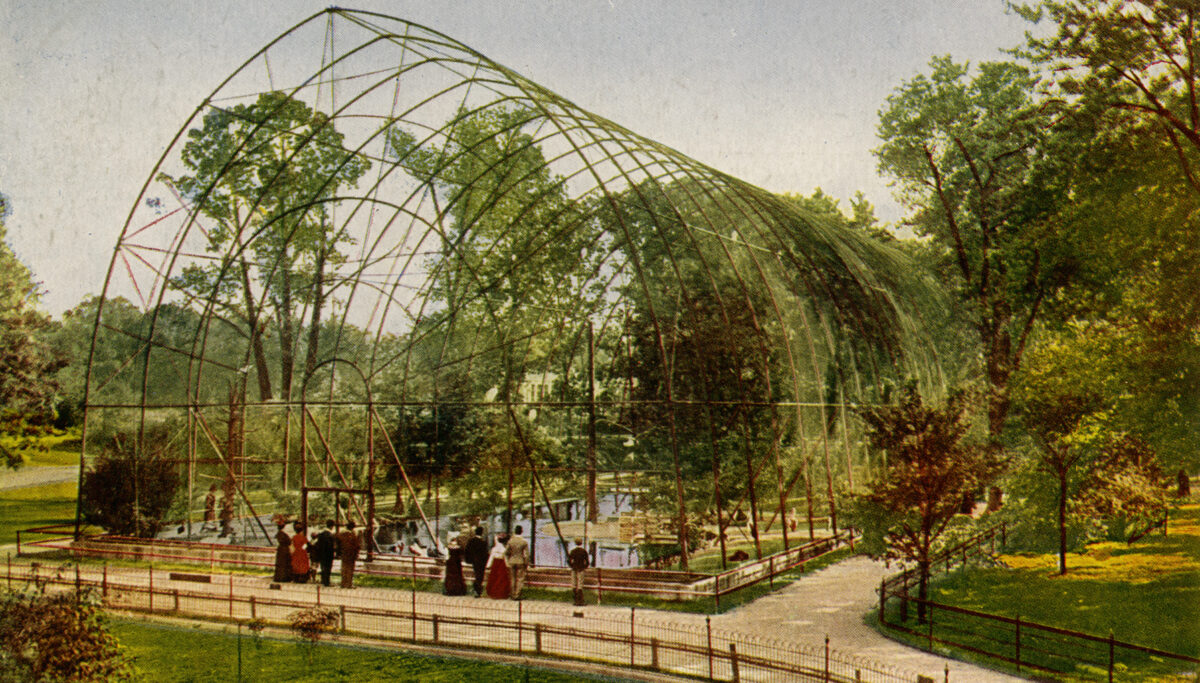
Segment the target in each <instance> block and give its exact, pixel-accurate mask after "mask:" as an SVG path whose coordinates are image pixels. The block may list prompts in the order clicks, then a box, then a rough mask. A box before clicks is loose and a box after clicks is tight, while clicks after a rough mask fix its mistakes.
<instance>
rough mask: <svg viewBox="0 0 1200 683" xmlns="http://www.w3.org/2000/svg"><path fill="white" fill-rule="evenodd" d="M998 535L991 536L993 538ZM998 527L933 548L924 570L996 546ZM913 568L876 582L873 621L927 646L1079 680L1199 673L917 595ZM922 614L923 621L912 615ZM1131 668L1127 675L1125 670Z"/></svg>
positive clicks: (1176, 661) (1177, 657)
mask: <svg viewBox="0 0 1200 683" xmlns="http://www.w3.org/2000/svg"><path fill="white" fill-rule="evenodd" d="M997 535H998V536H997ZM997 537H999V539H1000V541H1001V547H1003V545H1004V540H1005V529H1004V527H1003V526H1000V527H994V528H992V529H990V530H988V531H985V532H982V533H980V534H977V535H976V536H974V537H972V538H970V539H968V540H967V541H964V542H963V543H961V544H959V545H957V546H955V547H954V548H951V549H949V550H947V551H946V552H944V553H942V554H940V555H939V556H938V558H937V560H936V561H935V562H933V563H931V574H933V573H934V571H935V570H937V571H943V570H944V571H949V570H950V569H951V568H953V567H955V566H963V565H966V564H967V562H968V560H969V558H970V557H977V556H979V555H981V554H985V552H988V551H989V550H990V552H991V553H994V552H995V550H996V546H995V541H996V540H997ZM918 581H919V578H918V577H917V575H916V573H915V570H912V569H910V570H908V571H905V572H901V573H899V574H896V575H895V576H892V577H890V578H888V579H885V580H883V581H882V582H881V583H880V587H879V620H880V623H881V624H883V625H884V626H886V627H887V628H889V629H893V630H896V631H901V632H904V633H907V634H909V635H910V636H912V637H914V638H915V639H917V640H918V642H921V643H923V644H924V645H925V647H926V648H927V649H928V650H929V651H931V652H932V651H933V649H934V646H935V645H944V646H947V647H950V648H955V649H958V650H961V651H965V652H970V653H972V654H974V655H976V656H979V657H983V658H985V659H990V660H992V661H996V662H1004V663H1006V664H1010V665H1012V666H1015V667H1016V669H1017V671H1018V672H1029V673H1030V674H1033V675H1037V676H1039V677H1045V676H1046V675H1051V676H1057V675H1070V676H1071V677H1072V678H1073V679H1079V680H1101V681H1102V680H1107V681H1109V683H1113V681H1119V680H1126V679H1127V678H1128V677H1130V676H1131V677H1132V678H1133V679H1136V680H1142V679H1143V678H1144V677H1145V676H1147V675H1160V676H1164V677H1168V678H1171V677H1178V678H1187V679H1192V680H1194V679H1197V678H1200V659H1198V658H1196V657H1191V656H1187V655H1182V654H1178V653H1173V652H1166V651H1164V650H1159V649H1156V648H1151V647H1146V646H1144V645H1138V644H1136V643H1129V642H1125V641H1120V640H1117V639H1116V638H1115V637H1114V636H1113V634H1112V633H1109V635H1108V636H1101V635H1096V634H1090V633H1083V632H1080V631H1073V630H1071V629H1065V628H1060V627H1056V626H1051V625H1048V624H1041V623H1036V622H1032V621H1029V620H1028V619H1021V618H1020V616H1016V617H1006V616H1001V615H998V614H989V613H987V612H981V611H977V610H970V609H965V608H962V607H956V606H954V605H947V604H943V603H940V602H935V601H932V600H921V599H920V598H919V597H916V596H914V595H913V594H912V593H913V591H914V590H916V588H917V586H918ZM921 612H923V613H924V620H923V621H922V620H921V619H920V618H919V617H918V616H917V615H918V613H921ZM1131 669H1132V673H1130V674H1129V675H1128V676H1126V674H1125V672H1127V671H1130V670H1131Z"/></svg>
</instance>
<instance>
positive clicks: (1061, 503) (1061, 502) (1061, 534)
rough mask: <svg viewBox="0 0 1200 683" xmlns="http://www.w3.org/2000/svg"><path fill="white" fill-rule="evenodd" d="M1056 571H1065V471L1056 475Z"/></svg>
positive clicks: (1064, 572)
mask: <svg viewBox="0 0 1200 683" xmlns="http://www.w3.org/2000/svg"><path fill="white" fill-rule="evenodd" d="M1058 573H1059V574H1060V575H1065V574H1066V573H1067V473H1066V472H1065V471H1063V472H1060V473H1059V475H1058Z"/></svg>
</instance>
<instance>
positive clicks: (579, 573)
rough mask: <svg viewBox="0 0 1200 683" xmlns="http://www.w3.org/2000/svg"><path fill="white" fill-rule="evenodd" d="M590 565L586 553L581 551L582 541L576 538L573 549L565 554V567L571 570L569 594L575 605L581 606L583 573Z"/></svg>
mask: <svg viewBox="0 0 1200 683" xmlns="http://www.w3.org/2000/svg"><path fill="white" fill-rule="evenodd" d="M590 564H591V563H590V562H589V561H588V554H587V551H586V550H584V549H583V539H582V538H576V539H575V547H574V548H571V552H569V553H567V566H569V567H570V568H571V592H572V593H573V594H574V596H575V604H576V605H582V604H583V572H584V571H586V570H587V568H588V565H590Z"/></svg>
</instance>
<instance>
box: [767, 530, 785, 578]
mask: <svg viewBox="0 0 1200 683" xmlns="http://www.w3.org/2000/svg"><path fill="white" fill-rule="evenodd" d="M783 526H784V527H787V522H784V524H783ZM785 542H786V541H785ZM767 576H768V577H770V578H769V579H768V580H769V581H770V582H771V589H772V590H774V588H775V556H774V555H771V556H770V557H768V558H767Z"/></svg>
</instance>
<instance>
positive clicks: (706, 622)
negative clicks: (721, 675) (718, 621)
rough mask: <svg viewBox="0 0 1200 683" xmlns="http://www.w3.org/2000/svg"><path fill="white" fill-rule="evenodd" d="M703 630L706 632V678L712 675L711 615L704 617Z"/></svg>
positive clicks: (710, 678) (710, 677)
mask: <svg viewBox="0 0 1200 683" xmlns="http://www.w3.org/2000/svg"><path fill="white" fill-rule="evenodd" d="M704 630H705V631H707V632H708V680H710V681H711V680H712V677H713V649H712V617H707V616H706V617H704Z"/></svg>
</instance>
